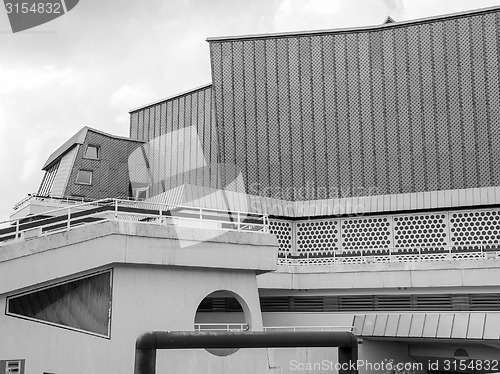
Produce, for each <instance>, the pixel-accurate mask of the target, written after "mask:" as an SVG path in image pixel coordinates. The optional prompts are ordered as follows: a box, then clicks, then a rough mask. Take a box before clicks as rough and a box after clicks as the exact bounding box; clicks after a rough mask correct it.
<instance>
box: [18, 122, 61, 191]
mask: <svg viewBox="0 0 500 374" xmlns="http://www.w3.org/2000/svg"><path fill="white" fill-rule="evenodd" d="M56 136H57V133H56V132H55V131H41V132H38V133H37V134H36V137H35V136H34V137H30V138H27V139H25V141H24V144H23V164H22V169H21V174H20V179H21V180H22V181H25V182H27V181H29V180H30V179H31V178H33V176H34V175H42V174H43V173H42V172H41V171H40V166H41V165H42V164H43V162H44V161H45V160H42V159H40V155H42V154H44V153H46V152H47V149H46V147H47V146H46V144H47V142H49V141H50V139H53V138H54V137H56ZM27 192H36V191H27Z"/></svg>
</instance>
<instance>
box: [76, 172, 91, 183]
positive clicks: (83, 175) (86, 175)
mask: <svg viewBox="0 0 500 374" xmlns="http://www.w3.org/2000/svg"><path fill="white" fill-rule="evenodd" d="M76 183H77V184H92V172H91V171H90V170H78V175H77V176H76Z"/></svg>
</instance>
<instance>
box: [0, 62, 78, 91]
mask: <svg viewBox="0 0 500 374" xmlns="http://www.w3.org/2000/svg"><path fill="white" fill-rule="evenodd" d="M75 75H76V74H75V70H74V69H73V68H69V67H65V68H56V67H55V66H53V65H48V66H44V67H41V68H37V69H34V68H24V67H14V68H9V67H0V81H1V82H2V85H0V95H2V94H10V93H12V92H15V91H32V90H37V89H40V88H43V87H46V86H49V85H50V86H53V85H59V86H61V87H66V86H70V85H75V84H76V79H75Z"/></svg>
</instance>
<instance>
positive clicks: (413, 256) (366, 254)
mask: <svg viewBox="0 0 500 374" xmlns="http://www.w3.org/2000/svg"><path fill="white" fill-rule="evenodd" d="M499 258H500V243H495V244H484V245H468V246H460V245H456V246H434V247H412V248H380V249H364V250H342V251H325V250H321V251H303V252H288V251H279V252H278V264H279V265H296V266H309V265H335V264H360V263H385V262H419V261H446V260H467V259H468V260H480V259H499Z"/></svg>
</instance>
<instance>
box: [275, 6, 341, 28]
mask: <svg viewBox="0 0 500 374" xmlns="http://www.w3.org/2000/svg"><path fill="white" fill-rule="evenodd" d="M341 8H342V0H282V1H281V3H280V5H279V7H278V9H277V12H276V17H275V27H276V30H277V31H288V30H300V29H302V28H304V27H305V28H308V29H310V25H311V24H316V25H318V27H315V28H325V27H331V26H332V25H331V18H332V16H334V15H335V14H337V13H338V12H339V11H340V9H341Z"/></svg>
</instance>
